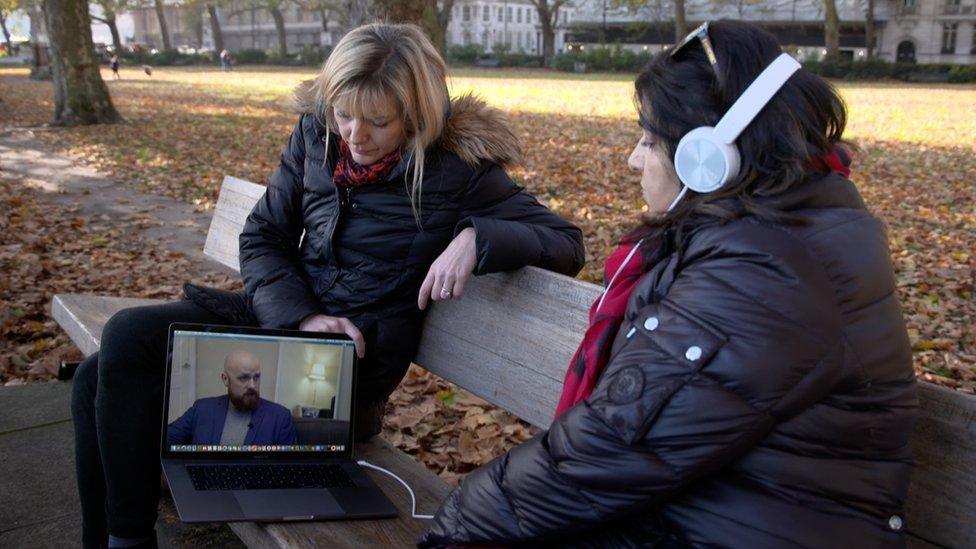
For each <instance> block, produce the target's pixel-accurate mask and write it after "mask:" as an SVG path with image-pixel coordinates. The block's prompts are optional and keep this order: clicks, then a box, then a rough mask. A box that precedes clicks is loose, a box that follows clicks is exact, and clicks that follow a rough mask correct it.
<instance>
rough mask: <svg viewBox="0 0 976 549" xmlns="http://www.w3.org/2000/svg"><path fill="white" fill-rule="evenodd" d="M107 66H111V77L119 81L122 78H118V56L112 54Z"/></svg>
mask: <svg viewBox="0 0 976 549" xmlns="http://www.w3.org/2000/svg"><path fill="white" fill-rule="evenodd" d="M109 64H110V65H111V66H112V76H114V77H115V79H116V80H121V79H122V77H121V76H119V54H117V53H116V54H112V59H110V60H109Z"/></svg>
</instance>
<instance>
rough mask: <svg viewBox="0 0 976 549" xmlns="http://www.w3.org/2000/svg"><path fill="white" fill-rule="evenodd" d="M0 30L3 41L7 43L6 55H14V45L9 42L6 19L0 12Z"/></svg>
mask: <svg viewBox="0 0 976 549" xmlns="http://www.w3.org/2000/svg"><path fill="white" fill-rule="evenodd" d="M0 29H3V40H4V42H6V43H7V55H13V54H14V45H13V44H12V43H11V42H10V33H9V32H7V17H6V16H5V15H4V14H3V10H0Z"/></svg>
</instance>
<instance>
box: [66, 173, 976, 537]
mask: <svg viewBox="0 0 976 549" xmlns="http://www.w3.org/2000/svg"><path fill="white" fill-rule="evenodd" d="M263 193H264V187H262V186H259V185H255V184H253V183H249V182H247V181H243V180H240V179H235V178H232V177H227V178H225V180H224V184H223V187H222V189H221V192H220V196H219V199H218V201H217V205H216V209H215V211H214V216H213V221H212V223H211V226H210V232H209V234H208V236H207V242H206V245H205V247H204V253H205V254H207V255H208V256H210V257H212V258H214V259H216V260H217V261H219V262H220V263H222V264H224V265H227V266H229V267H232V268H234V269H238V255H237V251H238V235H239V234H240V231H241V228H242V226H243V223H244V220H245V218H246V216H247V214H248V213H249V212H250V210H251V207H252V206H253V204H254V202H255V201H256V200H258V198H260V196H261V195H262V194H263ZM599 292H600V288H599V287H598V286H596V285H593V284H588V283H585V282H581V281H578V280H574V279H571V278H568V277H565V276H562V275H557V274H554V273H550V272H547V271H543V270H540V269H535V268H526V269H523V270H521V271H518V272H515V273H506V274H493V275H488V276H483V277H477V278H475V279H474V280H473V281H472V282H471V284H470V286H469V288H467V289H466V291H465V296H464V299H463V300H460V301H458V302H447V303H438V304H437V305H435V306H434V307H433V309H432V310H431V312H430V314H429V315H428V317H427V321H426V325H425V328H424V333H423V339H422V341H421V344H420V350H419V354H418V356H417V360H416V362H417V364H419V365H421V366H423V367H424V368H426V369H427V370H429V371H431V372H433V373H435V374H437V375H439V376H441V377H443V378H445V379H447V380H449V381H451V382H454V383H456V384H457V385H459V386H461V387H463V388H465V389H467V390H469V391H471V392H472V393H474V394H476V395H478V396H480V397H482V398H484V399H485V400H487V401H489V402H491V403H493V404H495V405H497V406H499V407H500V408H503V409H505V410H508V411H510V412H512V413H513V414H515V415H516V416H518V417H521V418H522V419H524V420H526V421H528V422H529V423H532V424H533V425H536V426H538V427H541V428H545V427H547V426H548V424H549V422H550V420H551V419H552V413H553V410H554V409H555V406H556V401H557V399H558V396H559V391H560V388H561V386H562V379H563V375H564V373H565V367H566V364H568V362H569V360H570V358H571V355H572V353H573V351H574V350H575V348H576V346H577V345H578V343H579V340H580V338H581V337H582V334H583V332H584V329H585V327H586V313H587V309H588V307H589V304H590V303H591V302H592V301H593V299H594V298H595V297H596V296H597V295H598V294H599ZM146 303H154V301H151V300H143V299H126V298H119V297H96V296H84V295H56V296H55V297H54V301H53V303H52V312H53V315H54V318H55V319H56V320H57V321H58V323H59V324H60V325H61V326H62V327H63V328H64V330H65V331H66V332H67V333H68V334H69V336H70V337H71V339H72V340H73V341H74V342H75V343H76V344H77V345H78V347H79V348H80V349H81V350H82V351H83V352H84V353H85V354H86V355H87V354H90V353H92V352H94V351H96V350H97V349H98V344H99V336H100V333H101V329H102V327H103V326H104V325H105V322H106V321H107V320H108V319H109V317H110V316H111V315H112V314H113V313H115V312H116V311H118V310H120V309H122V308H125V307H131V306H135V305H142V304H146ZM919 396H920V399H921V413H920V419H919V422H918V425H917V428H916V430H915V433H914V437H913V440H912V444H913V447H914V452H915V459H916V460H917V467H916V468H915V470H914V473H913V476H912V485H911V490H910V493H909V500H908V504H907V509H906V526H907V530H908V533H909V539H910V543H909V545H910V546H913V547H931V546H934V545H944V546H950V547H967V546H968V547H974V546H976V522H974V519H976V398H973V397H970V396H967V395H963V394H960V393H957V392H954V391H951V390H948V389H945V388H942V387H938V386H935V385H932V384H928V383H920V384H919ZM357 454H358V456H360V457H362V458H365V459H368V460H369V461H372V462H373V463H376V464H378V465H381V466H384V467H386V468H388V469H391V470H393V471H396V472H397V473H398V474H400V475H401V476H403V477H404V479H405V480H406V481H407V482H408V483H410V485H411V486H412V487H413V488H414V490H416V492H417V496H418V512H420V513H433V512H434V510H435V509H436V508H437V507H438V504H439V503H440V501H442V499H443V498H444V497H445V496H446V495H447V494H448V493H449V491H450V487H449V485H448V484H447V483H446V482H444V481H442V480H441V479H440V478H438V477H437V476H436V475H434V474H433V473H431V472H430V471H428V470H427V469H426V468H425V467H424V466H423V465H421V464H419V463H417V462H416V461H415V460H413V459H412V458H411V457H410V456H408V455H407V454H404V453H403V452H400V451H399V450H397V449H395V448H393V447H392V446H390V445H389V444H387V443H386V442H384V441H382V440H380V439H379V437H376V438H374V439H373V440H372V441H370V442H369V443H366V444H362V445H358V446H357ZM370 474H373V472H370ZM373 477H374V478H375V479H376V481H377V483H378V484H379V485H380V486H381V487H382V489H383V490H384V491H385V492H386V493H387V494H388V495H389V497H390V499H391V500H392V501H393V502H394V503H395V504H396V505H397V506H398V508H399V511H400V517H399V518H397V519H390V520H380V521H365V522H356V521H346V522H316V523H274V524H255V523H235V524H233V525H232V528H233V529H234V531H235V532H236V533H237V534H238V535H239V536H240V537H241V539H243V540H244V541H245V543H247V544H248V545H249V546H252V547H282V546H299V547H314V546H333V547H362V546H412V545H413V544H414V542H415V541H416V539H417V538H418V537H419V536H420V534H421V533H422V532H423V531H424V529H425V527H426V526H427V524H428V523H427V521H423V520H415V519H412V518H409V517H410V509H409V497H408V496H407V494H406V493H405V491H403V489H402V488H401V487H400V486H399V485H398V484H396V483H395V481H393V480H391V479H389V478H387V477H386V476H385V475H380V474H373Z"/></svg>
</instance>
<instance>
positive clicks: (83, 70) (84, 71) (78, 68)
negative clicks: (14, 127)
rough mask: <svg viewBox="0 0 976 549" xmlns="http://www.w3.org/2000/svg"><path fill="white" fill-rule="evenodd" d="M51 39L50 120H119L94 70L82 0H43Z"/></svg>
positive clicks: (63, 123) (74, 122) (60, 122)
mask: <svg viewBox="0 0 976 549" xmlns="http://www.w3.org/2000/svg"><path fill="white" fill-rule="evenodd" d="M42 11H43V12H44V21H45V23H46V25H47V32H48V39H49V40H50V43H51V68H52V74H53V76H54V124H56V125H61V126H72V125H79V124H103V123H110V122H117V121H119V120H120V117H119V113H118V112H116V110H115V107H114V106H113V105H112V98H111V97H110V96H109V94H108V88H107V87H106V86H105V82H104V81H102V75H101V73H99V70H98V58H97V57H96V55H95V45H94V43H92V35H91V16H90V15H89V13H88V2H87V1H86V0H44V2H43V10H42Z"/></svg>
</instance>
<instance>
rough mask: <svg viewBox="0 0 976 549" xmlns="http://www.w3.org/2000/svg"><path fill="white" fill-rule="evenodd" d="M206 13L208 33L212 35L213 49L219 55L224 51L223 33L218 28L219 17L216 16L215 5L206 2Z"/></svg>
mask: <svg viewBox="0 0 976 549" xmlns="http://www.w3.org/2000/svg"><path fill="white" fill-rule="evenodd" d="M207 13H208V14H209V15H210V34H212V35H213V42H214V48H213V49H214V51H215V52H217V54H218V55H219V54H220V52H222V51H224V34H223V32H222V31H221V30H220V19H219V18H218V17H217V7H216V6H214V5H213V4H207Z"/></svg>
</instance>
